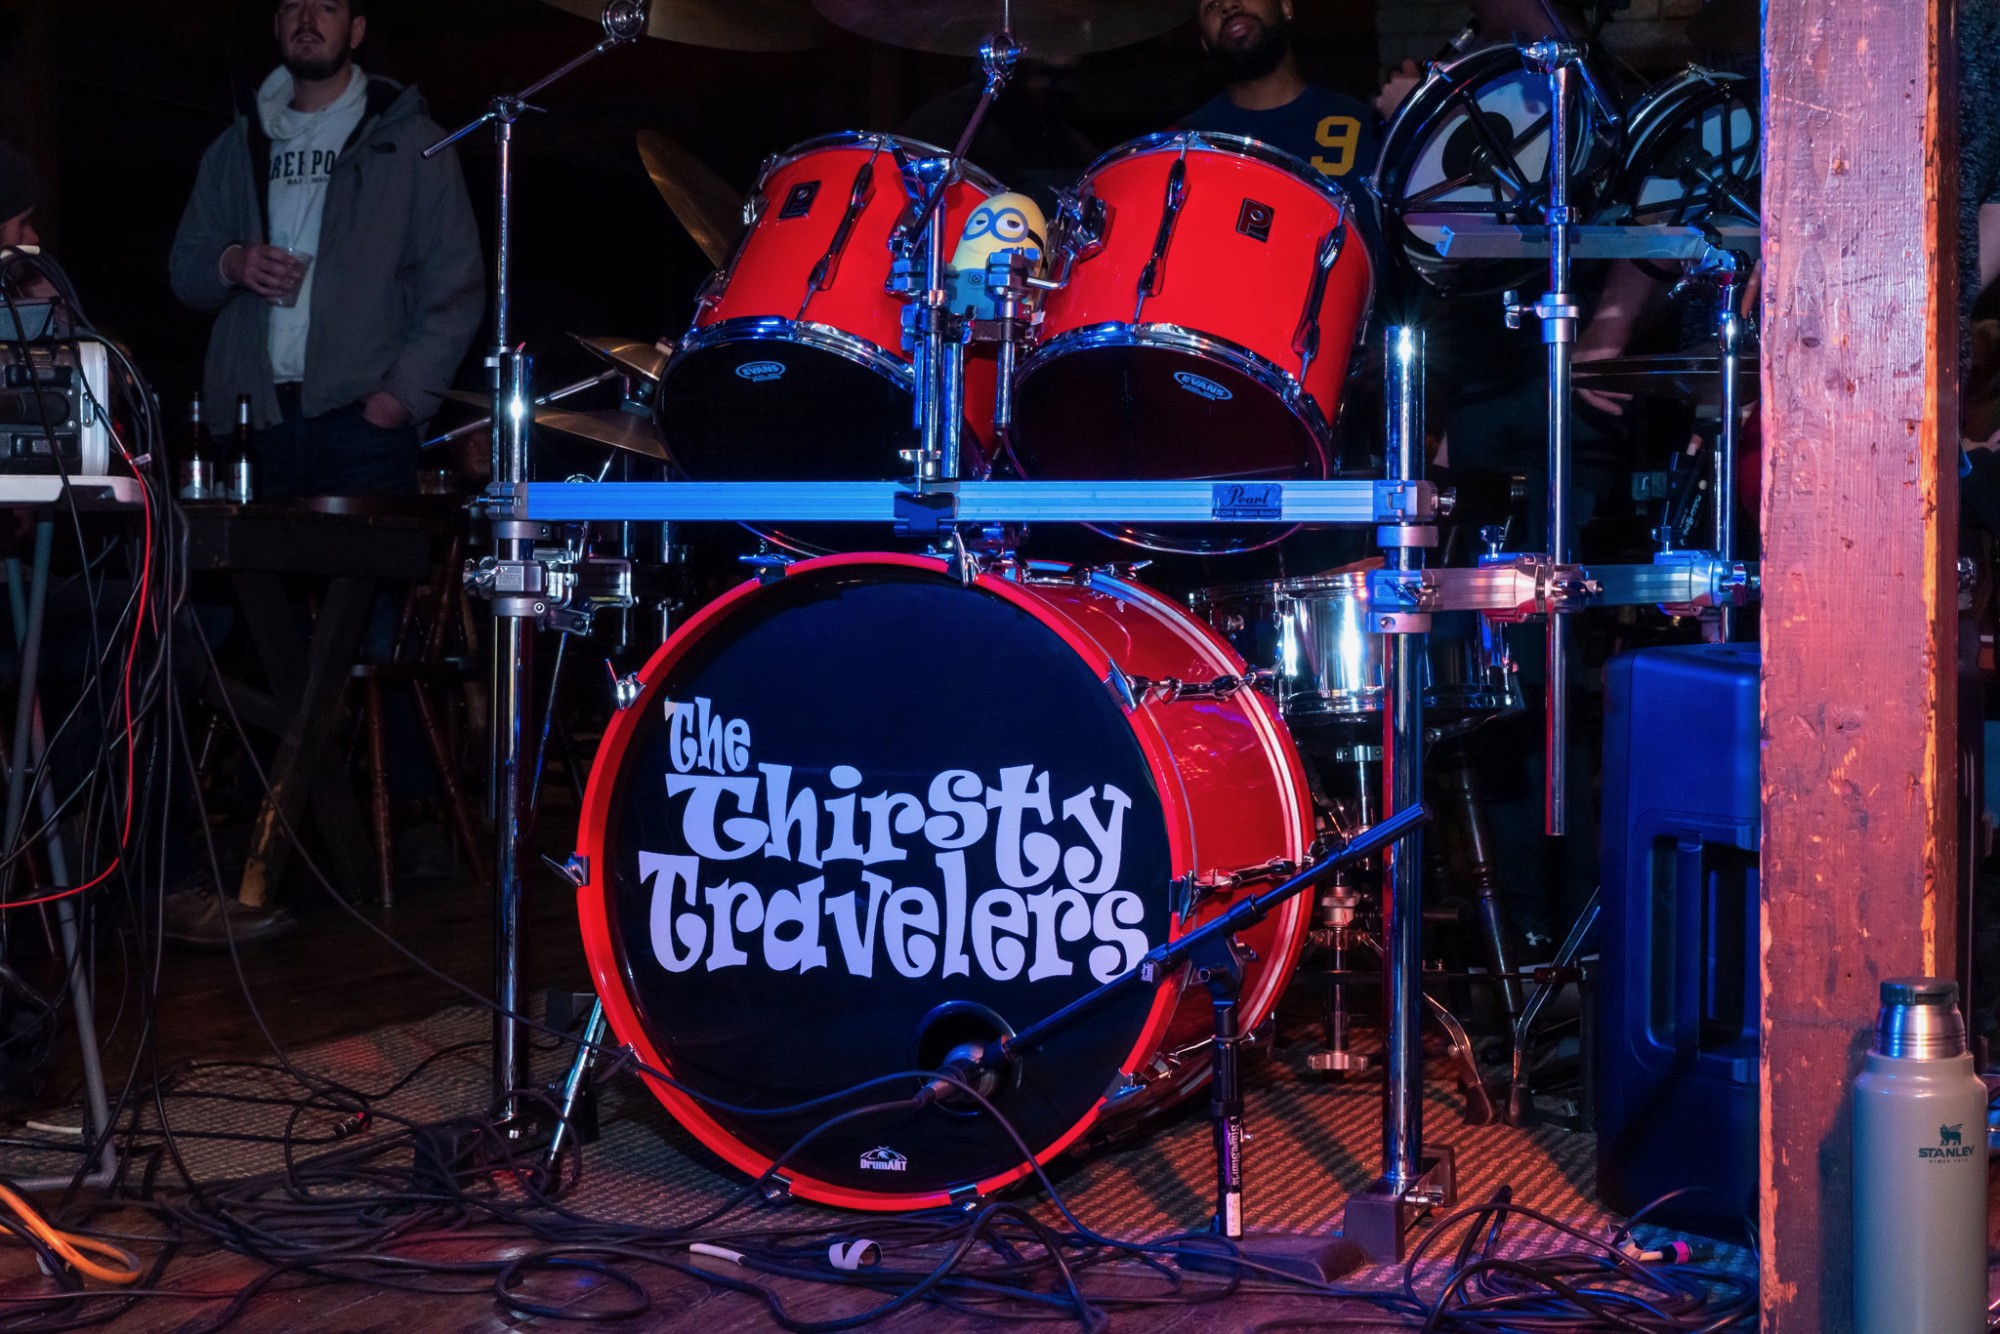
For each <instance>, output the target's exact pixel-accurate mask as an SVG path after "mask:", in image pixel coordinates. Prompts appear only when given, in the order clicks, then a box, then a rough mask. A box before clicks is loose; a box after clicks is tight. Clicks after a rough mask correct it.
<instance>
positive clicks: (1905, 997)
mask: <svg viewBox="0 0 2000 1334" xmlns="http://www.w3.org/2000/svg"><path fill="white" fill-rule="evenodd" d="M1882 1003H1883V1004H1884V1005H1956V1004H1958V983H1956V982H1954V981H1952V980H1951V979H1950V978H1948V977H1892V978H1890V979H1889V980H1888V981H1887V982H1884V983H1883V984H1882Z"/></svg>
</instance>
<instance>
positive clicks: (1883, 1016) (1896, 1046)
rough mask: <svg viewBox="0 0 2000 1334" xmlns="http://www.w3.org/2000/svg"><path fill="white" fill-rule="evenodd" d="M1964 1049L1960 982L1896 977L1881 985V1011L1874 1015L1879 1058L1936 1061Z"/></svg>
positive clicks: (1937, 978) (1962, 1053)
mask: <svg viewBox="0 0 2000 1334" xmlns="http://www.w3.org/2000/svg"><path fill="white" fill-rule="evenodd" d="M1965 1050H1966V1047H1965V1020H1964V1019H1963V1018H1962V1017H1961V1016H1960V1014H1959V1012H1958V983H1956V982H1954V981H1952V980H1951V979H1950V978H1947V977H1893V978H1890V979H1889V980H1888V981H1886V982H1884V983H1883V984H1882V1009H1881V1012H1880V1013H1878V1014H1877V1015H1876V1016H1875V1051H1876V1052H1877V1053H1878V1054H1879V1055H1883V1056H1896V1057H1901V1058H1903V1059H1905V1060H1916V1061H1936V1060H1944V1059H1947V1058H1950V1057H1954V1056H1962V1055H1964V1054H1965Z"/></svg>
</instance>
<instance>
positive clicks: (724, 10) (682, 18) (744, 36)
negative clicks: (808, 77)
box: [544, 0, 824, 51]
mask: <svg viewBox="0 0 2000 1334" xmlns="http://www.w3.org/2000/svg"><path fill="white" fill-rule="evenodd" d="M544 3H546V4H551V5H554V6H555V7H556V8H557V9H562V10H567V11H568V12H569V13H572V14H575V15H578V16H579V17H582V18H587V19H595V18H597V17H598V16H599V15H601V14H602V13H603V12H604V5H603V3H602V0H544ZM646 35H647V36H648V37H658V38H660V39H662V40H664V41H669V42H685V43H687V44H688V45H689V46H708V47H715V48H718V49H720V50H724V51H803V50H805V49H806V48H807V47H811V46H818V45H819V43H820V39H821V37H822V36H823V35H824V29H823V28H822V26H821V24H820V22H819V20H818V19H816V18H815V17H814V16H813V12H812V6H811V5H809V4H807V3H806V0H653V9H652V17H651V19H650V21H649V22H648V23H647V25H646Z"/></svg>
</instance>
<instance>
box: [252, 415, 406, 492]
mask: <svg viewBox="0 0 2000 1334" xmlns="http://www.w3.org/2000/svg"><path fill="white" fill-rule="evenodd" d="M280 402H281V404H282V405H283V407H284V410H285V420H284V422H283V423H282V424H280V425H278V426H273V427H271V428H269V429H267V430H263V431H259V432H258V433H257V437H256V449H257V476H256V486H257V499H259V500H283V499H285V498H287V497H290V496H353V495H366V494H376V495H410V494H413V493H414V492H415V491H416V489H417V443H418V442H417V428H416V427H415V426H414V425H410V426H398V427H395V428H393V429H386V430H385V429H384V428H382V427H380V426H375V425H372V424H371V423H370V422H369V421H368V419H367V418H365V417H363V416H362V415H361V405H360V404H359V403H354V404H350V405H349V406H347V407H344V408H338V409H336V410H334V411H332V412H329V413H326V414H324V415H322V416H318V417H306V416H302V415H301V414H300V412H299V406H298V402H297V400H296V399H294V398H291V397H289V396H286V395H280Z"/></svg>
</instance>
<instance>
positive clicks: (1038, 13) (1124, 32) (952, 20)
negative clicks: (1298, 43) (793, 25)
mask: <svg viewBox="0 0 2000 1334" xmlns="http://www.w3.org/2000/svg"><path fill="white" fill-rule="evenodd" d="M813 7H814V8H815V9H817V10H819V12H820V13H821V14H823V15H825V16H826V17H827V18H828V19H829V20H831V21H832V22H834V23H837V24H839V25H840V26H841V27H843V28H845V29H847V30H848V31H849V32H854V33H859V34H861V36H863V37H866V38H867V39H868V40H869V41H871V42H882V43H884V44H885V45H888V46H901V47H906V48H908V49H909V50H912V51H928V52H930V53H932V54H933V55H940V56H976V55H978V54H979V44H980V42H981V41H983V40H984V39H985V37H986V35H987V34H988V33H992V32H996V31H998V30H999V28H1000V19H1001V12H1002V6H1001V0H813ZM1190 9H1191V7H1190V6H1189V5H1188V4H1187V0H1013V13H1012V21H1013V25H1014V38H1015V40H1016V41H1018V42H1020V43H1021V45H1022V46H1024V47H1026V48H1027V54H1028V55H1029V56H1030V57H1039V58H1041V59H1044V60H1047V59H1050V58H1053V57H1061V56H1080V55H1086V54H1088V53H1089V52H1092V51H1109V50H1111V49H1113V48H1114V47H1120V46H1130V45H1132V44H1133V43H1134V42H1143V41H1145V40H1146V39H1147V38H1149V37H1157V36H1159V35H1160V34H1161V33H1163V32H1166V31H1168V30H1170V29H1172V28H1176V27H1178V26H1180V24H1182V23H1183V22H1185V21H1186V20H1187V18H1188V15H1189V13H1190Z"/></svg>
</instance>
